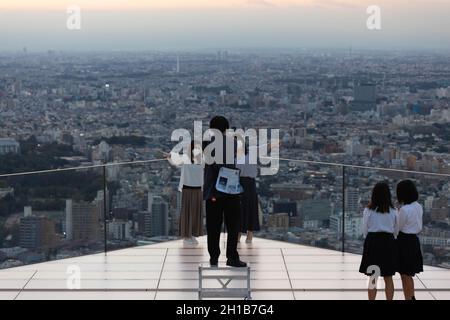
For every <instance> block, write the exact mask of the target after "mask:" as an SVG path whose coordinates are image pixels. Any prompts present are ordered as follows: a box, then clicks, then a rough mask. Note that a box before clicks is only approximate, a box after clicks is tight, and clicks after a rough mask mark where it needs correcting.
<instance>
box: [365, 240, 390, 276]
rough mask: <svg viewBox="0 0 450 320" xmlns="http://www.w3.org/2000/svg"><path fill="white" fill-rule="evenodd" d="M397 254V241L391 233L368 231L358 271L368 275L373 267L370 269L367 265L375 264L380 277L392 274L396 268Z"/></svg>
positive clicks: (371, 272)
mask: <svg viewBox="0 0 450 320" xmlns="http://www.w3.org/2000/svg"><path fill="white" fill-rule="evenodd" d="M397 256H398V250H397V243H396V241H395V238H394V235H393V234H392V233H386V232H370V233H369V234H368V235H367V237H366V240H365V241H364V251H363V257H362V260H361V265H360V267H359V272H361V273H364V274H365V275H368V276H370V275H372V274H373V269H372V270H370V268H369V267H371V266H377V267H378V268H380V276H381V277H390V276H393V275H394V274H395V272H396V270H397V261H398V259H397ZM372 268H373V267H372Z"/></svg>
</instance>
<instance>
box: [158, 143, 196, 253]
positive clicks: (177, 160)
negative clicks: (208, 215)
mask: <svg viewBox="0 0 450 320" xmlns="http://www.w3.org/2000/svg"><path fill="white" fill-rule="evenodd" d="M188 149H189V153H190V156H189V155H186V154H183V155H180V154H178V153H175V152H172V153H170V154H169V155H168V158H167V160H168V161H169V162H170V163H171V164H172V165H174V166H177V167H181V176H180V183H179V186H178V190H179V191H180V192H181V210H180V236H181V237H182V238H183V239H184V243H185V244H187V245H196V244H198V241H197V239H196V237H199V236H202V235H203V194H202V186H203V166H202V161H201V160H202V159H201V149H200V147H196V146H195V145H194V142H193V141H192V142H191V145H190V146H189V148H188ZM191 159H192V161H191Z"/></svg>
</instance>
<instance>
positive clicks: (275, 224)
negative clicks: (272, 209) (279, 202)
mask: <svg viewBox="0 0 450 320" xmlns="http://www.w3.org/2000/svg"><path fill="white" fill-rule="evenodd" d="M267 227H268V228H269V230H273V231H276V232H279V231H287V230H288V229H289V214H287V213H277V214H271V215H269V217H268V220H267Z"/></svg>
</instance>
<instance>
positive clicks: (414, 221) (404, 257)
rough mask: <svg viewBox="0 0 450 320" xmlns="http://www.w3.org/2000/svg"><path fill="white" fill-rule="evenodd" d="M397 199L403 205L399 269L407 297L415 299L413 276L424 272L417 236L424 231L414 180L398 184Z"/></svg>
mask: <svg viewBox="0 0 450 320" xmlns="http://www.w3.org/2000/svg"><path fill="white" fill-rule="evenodd" d="M397 200H398V202H399V203H400V205H401V207H400V210H399V213H398V223H399V234H398V237H397V246H398V268H397V271H398V272H399V273H400V275H401V278H402V285H403V293H404V295H405V299H406V300H415V299H416V298H415V297H414V279H413V277H414V276H415V275H416V274H417V273H420V272H423V258H422V251H421V248H420V241H419V237H418V236H417V235H418V234H419V233H420V232H421V231H422V216H423V208H422V206H421V205H420V204H419V203H418V202H417V201H418V200H419V193H418V191H417V188H416V186H415V184H414V182H412V181H411V180H404V181H401V182H400V183H399V184H398V185H397Z"/></svg>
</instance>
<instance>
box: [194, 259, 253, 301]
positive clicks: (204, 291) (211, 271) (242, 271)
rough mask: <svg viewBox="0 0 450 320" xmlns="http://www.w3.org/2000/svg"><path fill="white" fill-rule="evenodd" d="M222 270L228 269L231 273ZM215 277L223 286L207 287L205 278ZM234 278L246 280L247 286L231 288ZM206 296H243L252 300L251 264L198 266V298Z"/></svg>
mask: <svg viewBox="0 0 450 320" xmlns="http://www.w3.org/2000/svg"><path fill="white" fill-rule="evenodd" d="M222 271H228V272H229V273H230V274H229V275H225V274H224V273H222V274H221V272H222ZM207 279H215V280H217V281H218V282H219V284H220V285H221V286H222V287H221V288H205V287H204V285H203V280H207ZM232 280H245V281H246V283H247V287H245V288H229V287H228V285H229V284H230V283H231V281H232ZM204 298H242V299H244V300H252V296H251V287H250V265H248V266H247V267H245V268H230V267H209V266H208V267H204V266H203V265H200V266H199V267H198V299H199V300H202V299H204Z"/></svg>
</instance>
